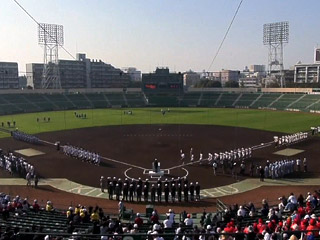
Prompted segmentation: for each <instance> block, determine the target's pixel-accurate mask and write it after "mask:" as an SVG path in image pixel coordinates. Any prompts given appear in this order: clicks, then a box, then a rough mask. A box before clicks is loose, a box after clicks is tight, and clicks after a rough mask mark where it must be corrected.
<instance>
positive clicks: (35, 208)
mask: <svg viewBox="0 0 320 240" xmlns="http://www.w3.org/2000/svg"><path fill="white" fill-rule="evenodd" d="M32 209H33V211H35V212H38V211H39V209H40V206H39V204H38V201H37V199H35V200H34V201H33V204H32Z"/></svg>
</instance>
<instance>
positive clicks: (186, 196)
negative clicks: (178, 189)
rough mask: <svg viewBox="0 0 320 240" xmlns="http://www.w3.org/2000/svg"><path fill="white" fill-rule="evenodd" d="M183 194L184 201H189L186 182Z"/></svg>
mask: <svg viewBox="0 0 320 240" xmlns="http://www.w3.org/2000/svg"><path fill="white" fill-rule="evenodd" d="M183 196H184V201H185V202H188V201H189V187H188V185H187V184H185V185H184V188H183Z"/></svg>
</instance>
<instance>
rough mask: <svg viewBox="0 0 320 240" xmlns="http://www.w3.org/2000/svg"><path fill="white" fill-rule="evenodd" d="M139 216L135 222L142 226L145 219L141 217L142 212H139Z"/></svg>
mask: <svg viewBox="0 0 320 240" xmlns="http://www.w3.org/2000/svg"><path fill="white" fill-rule="evenodd" d="M136 216H137V217H136V218H135V220H134V223H135V224H137V225H138V227H141V226H142V225H143V219H142V218H141V217H140V213H137V215H136Z"/></svg>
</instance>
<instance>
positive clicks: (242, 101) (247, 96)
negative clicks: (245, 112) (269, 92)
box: [235, 93, 261, 107]
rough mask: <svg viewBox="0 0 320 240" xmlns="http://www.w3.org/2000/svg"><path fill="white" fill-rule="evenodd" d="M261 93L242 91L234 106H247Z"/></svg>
mask: <svg viewBox="0 0 320 240" xmlns="http://www.w3.org/2000/svg"><path fill="white" fill-rule="evenodd" d="M260 95H261V94H259V93H244V94H242V96H241V97H240V98H239V100H238V101H237V102H236V104H235V106H240V107H249V106H250V104H251V103H252V102H253V101H254V100H256V99H257V98H258V97H259V96H260Z"/></svg>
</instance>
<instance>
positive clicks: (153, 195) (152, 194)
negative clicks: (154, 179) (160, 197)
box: [151, 184, 156, 203]
mask: <svg viewBox="0 0 320 240" xmlns="http://www.w3.org/2000/svg"><path fill="white" fill-rule="evenodd" d="M155 201H156V187H155V186H154V184H152V185H151V202H152V203H154V202H155Z"/></svg>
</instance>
